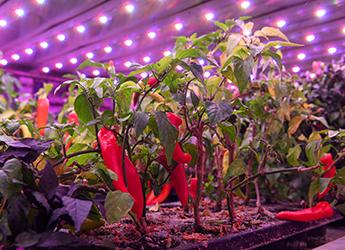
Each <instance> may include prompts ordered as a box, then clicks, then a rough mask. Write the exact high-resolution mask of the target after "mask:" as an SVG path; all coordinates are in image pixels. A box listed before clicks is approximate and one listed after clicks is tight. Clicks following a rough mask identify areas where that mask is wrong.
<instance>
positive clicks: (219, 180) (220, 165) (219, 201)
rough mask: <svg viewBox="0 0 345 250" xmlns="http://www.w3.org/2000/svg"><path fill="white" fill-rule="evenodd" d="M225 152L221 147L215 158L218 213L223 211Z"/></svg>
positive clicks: (216, 150)
mask: <svg viewBox="0 0 345 250" xmlns="http://www.w3.org/2000/svg"><path fill="white" fill-rule="evenodd" d="M223 157H224V154H223V150H222V149H221V148H219V147H217V148H216V149H215V157H214V162H215V165H216V171H217V174H216V176H217V184H218V185H217V203H216V211H220V210H222V193H223V190H224V183H223V174H222V171H223Z"/></svg>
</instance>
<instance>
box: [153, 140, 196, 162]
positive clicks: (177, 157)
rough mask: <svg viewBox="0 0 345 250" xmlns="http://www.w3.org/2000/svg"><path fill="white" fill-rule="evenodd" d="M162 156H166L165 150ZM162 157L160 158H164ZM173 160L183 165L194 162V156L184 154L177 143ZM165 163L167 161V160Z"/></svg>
mask: <svg viewBox="0 0 345 250" xmlns="http://www.w3.org/2000/svg"><path fill="white" fill-rule="evenodd" d="M161 155H163V156H165V149H164V148H163V150H162V153H161ZM161 155H160V156H159V157H162V156H161ZM172 158H173V160H174V161H176V162H177V163H182V164H185V163H187V164H188V163H189V162H190V161H191V160H192V156H191V155H190V154H188V153H185V152H183V150H182V148H181V146H180V144H179V143H176V145H175V148H174V152H173V155H172ZM164 161H166V159H165V160H164ZM162 165H163V164H162Z"/></svg>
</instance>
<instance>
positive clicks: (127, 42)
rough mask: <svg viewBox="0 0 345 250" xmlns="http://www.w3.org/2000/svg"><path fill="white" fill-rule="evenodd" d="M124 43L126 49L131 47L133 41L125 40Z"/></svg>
mask: <svg viewBox="0 0 345 250" xmlns="http://www.w3.org/2000/svg"><path fill="white" fill-rule="evenodd" d="M124 43H125V45H126V46H127V47H130V46H132V44H133V41H132V40H131V39H127V40H126V41H125V42H124Z"/></svg>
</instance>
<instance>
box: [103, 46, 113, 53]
mask: <svg viewBox="0 0 345 250" xmlns="http://www.w3.org/2000/svg"><path fill="white" fill-rule="evenodd" d="M103 50H104V52H105V53H108V54H109V53H110V52H111V51H112V50H113V49H112V48H111V47H110V46H106V47H104V49H103Z"/></svg>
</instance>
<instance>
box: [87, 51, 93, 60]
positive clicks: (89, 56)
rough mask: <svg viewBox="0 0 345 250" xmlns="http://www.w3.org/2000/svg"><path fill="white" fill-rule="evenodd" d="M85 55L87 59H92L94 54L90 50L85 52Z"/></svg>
mask: <svg viewBox="0 0 345 250" xmlns="http://www.w3.org/2000/svg"><path fill="white" fill-rule="evenodd" d="M85 56H86V57H87V58H89V59H92V58H93V57H94V56H95V55H94V54H93V53H92V52H87V53H86V55H85Z"/></svg>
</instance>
